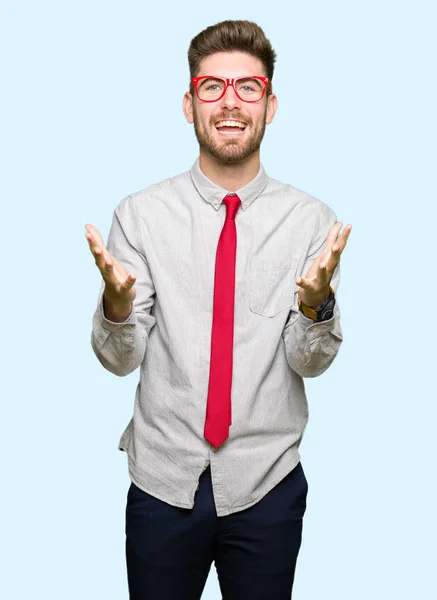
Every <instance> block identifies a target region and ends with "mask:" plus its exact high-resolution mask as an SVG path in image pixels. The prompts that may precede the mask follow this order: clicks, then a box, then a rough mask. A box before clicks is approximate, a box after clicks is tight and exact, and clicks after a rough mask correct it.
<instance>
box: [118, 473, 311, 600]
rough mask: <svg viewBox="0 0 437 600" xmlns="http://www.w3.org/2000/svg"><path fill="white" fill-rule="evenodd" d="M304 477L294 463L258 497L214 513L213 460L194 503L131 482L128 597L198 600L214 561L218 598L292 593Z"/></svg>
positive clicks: (262, 598)
mask: <svg viewBox="0 0 437 600" xmlns="http://www.w3.org/2000/svg"><path fill="white" fill-rule="evenodd" d="M307 492H308V484H307V480H306V477H305V474H304V471H303V468H302V466H301V464H300V463H299V464H298V465H297V466H296V467H295V468H294V469H293V470H292V471H291V472H290V473H289V474H288V475H287V476H286V477H284V479H282V481H280V482H279V483H278V484H277V485H276V487H274V488H273V489H272V490H271V491H270V492H269V493H268V494H266V495H265V496H264V497H263V498H262V499H261V500H260V501H259V502H258V503H257V504H255V505H254V506H251V507H250V508H247V509H245V510H242V511H240V512H236V513H234V514H231V515H227V516H225V517H217V515H216V513H215V505H214V498H213V495H212V487H211V470H210V467H208V468H207V469H206V471H204V472H203V473H202V475H201V476H200V479H199V490H198V491H197V492H196V497H195V504H194V507H193V508H192V509H186V508H179V507H176V506H171V505H169V504H167V503H166V502H162V501H161V500H158V499H157V498H155V497H154V496H151V495H150V494H148V493H146V492H143V491H142V490H140V489H139V488H138V487H137V486H136V485H135V484H133V483H132V484H131V486H130V488H129V491H128V496H127V506H126V565H127V576H128V585H129V598H130V600H199V599H200V598H201V596H202V591H203V588H204V586H205V583H206V580H207V578H208V574H209V571H210V568H211V564H212V562H213V561H214V563H215V567H216V570H217V576H218V581H219V585H220V590H221V594H222V596H223V600H290V599H291V593H292V587H293V580H294V572H295V567H296V560H297V556H298V553H299V548H300V545H301V539H302V520H303V516H304V513H305V510H306V497H307Z"/></svg>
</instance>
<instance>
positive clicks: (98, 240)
mask: <svg viewBox="0 0 437 600" xmlns="http://www.w3.org/2000/svg"><path fill="white" fill-rule="evenodd" d="M85 229H86V230H87V232H88V233H90V234H91V235H92V236H93V238H94V239H95V241H96V243H97V244H98V245H99V246H102V248H105V242H104V241H103V237H102V235H101V233H100V231H99V230H98V229H97V227H94V225H91V223H87V224H86V225H85Z"/></svg>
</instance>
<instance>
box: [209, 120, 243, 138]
mask: <svg viewBox="0 0 437 600" xmlns="http://www.w3.org/2000/svg"><path fill="white" fill-rule="evenodd" d="M246 126H247V124H246V123H244V122H243V121H236V120H234V119H227V120H223V121H217V123H216V124H215V128H216V129H217V131H218V132H220V133H224V134H231V135H238V134H241V133H243V131H244V130H245V129H246Z"/></svg>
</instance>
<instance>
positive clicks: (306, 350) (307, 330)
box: [282, 203, 343, 377]
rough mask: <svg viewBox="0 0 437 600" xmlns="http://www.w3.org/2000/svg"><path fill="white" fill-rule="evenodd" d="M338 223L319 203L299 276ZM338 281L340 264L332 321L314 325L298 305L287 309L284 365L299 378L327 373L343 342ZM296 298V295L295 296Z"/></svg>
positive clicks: (337, 272) (334, 279) (335, 279)
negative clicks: (309, 243)
mask: <svg viewBox="0 0 437 600" xmlns="http://www.w3.org/2000/svg"><path fill="white" fill-rule="evenodd" d="M336 222H337V217H336V215H335V213H334V212H333V211H332V210H331V209H330V208H329V207H328V206H327V205H326V204H323V203H321V205H320V208H319V213H318V218H317V219H316V225H315V230H314V233H313V240H312V243H311V248H310V251H309V254H308V256H307V259H306V261H305V264H304V267H303V269H302V276H303V277H305V275H306V274H307V272H308V270H309V268H310V267H311V265H312V264H313V262H314V261H315V260H316V258H317V257H318V256H319V255H320V254H321V253H322V252H323V250H324V248H325V244H326V238H327V236H328V232H329V230H330V229H331V227H332V226H333V225H335V223H336ZM339 282H340V264H338V265H337V267H336V268H335V270H334V273H333V277H332V280H331V287H332V288H333V290H334V292H335V299H336V301H335V306H334V314H333V316H332V318H331V319H328V320H326V321H321V322H316V321H313V320H312V319H309V318H308V317H306V316H305V315H304V314H303V313H302V312H301V311H300V310H299V308H298V306H297V302H296V303H295V304H294V305H293V307H292V308H291V310H290V313H289V317H288V320H287V322H286V324H285V327H284V330H283V332H282V338H283V340H284V343H285V351H286V356H287V362H288V364H289V365H290V367H291V368H292V369H293V370H294V371H296V373H298V374H299V375H300V376H301V377H317V376H318V375H321V374H322V373H324V372H325V371H326V369H327V368H328V367H329V366H330V365H331V364H332V362H333V361H334V359H335V357H336V356H337V354H338V351H339V349H340V345H341V343H342V341H343V333H342V330H341V325H340V309H339V306H338V298H337V293H336V292H337V288H338V285H339ZM296 297H297V296H296Z"/></svg>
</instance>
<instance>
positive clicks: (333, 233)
mask: <svg viewBox="0 0 437 600" xmlns="http://www.w3.org/2000/svg"><path fill="white" fill-rule="evenodd" d="M342 227H343V223H341V221H337V223H335V225H333V226H332V227H331V229H330V230H329V232H328V235H327V237H326V245H325V249H327V250H330V249H331V248H332V246H333V244H334V243H335V242H336V241H337V238H338V234H339V233H340V231H341V228H342Z"/></svg>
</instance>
